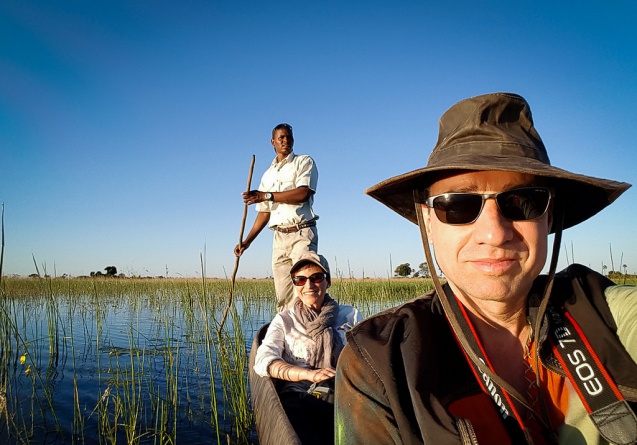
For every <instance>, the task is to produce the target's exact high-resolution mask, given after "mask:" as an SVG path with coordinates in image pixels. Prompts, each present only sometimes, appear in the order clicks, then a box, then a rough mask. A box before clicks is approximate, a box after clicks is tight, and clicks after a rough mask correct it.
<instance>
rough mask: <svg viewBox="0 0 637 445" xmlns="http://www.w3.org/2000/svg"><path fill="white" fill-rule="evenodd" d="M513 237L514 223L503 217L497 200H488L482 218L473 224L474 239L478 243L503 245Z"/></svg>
mask: <svg viewBox="0 0 637 445" xmlns="http://www.w3.org/2000/svg"><path fill="white" fill-rule="evenodd" d="M512 236H513V225H512V221H510V220H509V219H507V218H505V217H504V216H502V213H500V209H499V208H498V204H497V203H496V201H495V199H487V200H485V202H484V205H483V206H482V212H480V216H478V219H477V220H476V221H475V222H474V223H473V238H474V240H475V241H476V242H477V243H481V244H482V243H484V244H491V245H496V246H498V245H501V244H503V243H504V242H506V241H509V240H510V239H511V238H512Z"/></svg>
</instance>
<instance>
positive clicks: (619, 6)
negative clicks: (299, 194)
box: [0, 0, 637, 277]
mask: <svg viewBox="0 0 637 445" xmlns="http://www.w3.org/2000/svg"><path fill="white" fill-rule="evenodd" d="M636 18H637V3H635V2H634V1H632V0H617V1H612V2H606V3H603V4H602V3H599V2H588V1H583V2H577V3H575V2H547V1H536V2H529V1H521V2H509V1H502V2H468V1H447V2H429V1H392V2H390V1H356V2H353V1H352V2H347V1H323V2H303V1H301V2H299V1H296V2H292V1H290V2H284V1H282V2H263V1H244V0H238V1H212V2H201V1H188V2H186V1H184V2H165V1H155V2H150V1H109V2H103V1H90V2H79V1H68V2H44V1H29V2H24V1H17V0H9V1H5V0H2V7H1V8H0V85H1V86H0V201H2V202H4V205H5V238H6V241H5V244H6V246H5V258H4V273H5V274H14V273H15V274H21V275H28V274H30V273H33V272H34V271H35V266H34V261H33V258H35V261H36V263H37V264H38V267H39V268H40V271H42V269H46V270H47V272H48V273H50V274H52V275H53V274H56V275H58V276H59V275H62V274H64V273H67V274H70V275H74V276H75V275H87V274H89V273H90V272H91V271H97V270H102V271H103V269H104V267H106V266H110V265H114V266H116V267H117V268H118V270H119V271H120V272H123V273H126V274H141V275H165V274H166V273H168V275H169V276H175V277H179V276H183V277H190V276H193V277H194V276H200V270H201V263H200V255H203V256H205V267H206V275H207V276H210V277H224V276H230V274H231V273H232V269H233V266H234V261H235V259H234V255H233V253H232V249H233V247H234V245H235V244H236V243H237V242H238V237H239V231H240V226H241V219H242V215H243V202H242V201H241V196H240V195H241V192H242V191H243V190H244V189H245V187H246V182H247V177H248V170H249V166H250V159H251V156H252V155H253V154H254V155H255V156H256V164H255V173H254V178H253V186H254V187H256V186H257V185H258V181H259V178H260V176H261V174H262V173H263V171H264V170H265V169H266V167H267V166H268V165H269V163H270V162H271V160H272V158H273V156H274V152H273V150H272V146H271V145H270V143H269V139H270V131H271V129H272V127H274V126H275V125H276V124H278V123H280V122H288V123H290V124H291V125H292V126H293V127H294V130H295V138H296V143H295V151H296V152H297V153H300V154H302V153H307V154H310V155H312V156H313V157H314V159H315V160H316V162H317V164H318V167H319V174H320V176H319V185H318V192H317V195H316V198H315V206H314V207H315V211H316V213H318V214H319V215H320V221H319V234H320V235H319V236H320V241H319V250H320V252H321V253H323V254H324V255H325V256H326V257H327V258H328V259H329V260H330V262H331V264H332V268H333V269H337V270H338V271H340V272H341V273H342V274H343V275H345V276H350V275H353V276H356V277H361V276H367V277H386V276H388V275H390V274H391V272H392V270H393V268H395V267H396V266H397V265H398V264H400V263H405V262H408V263H410V264H411V265H412V266H415V265H417V264H419V263H421V262H422V261H424V257H423V253H422V248H421V245H420V241H419V235H418V231H417V228H416V227H415V226H414V225H412V224H411V223H409V222H407V221H406V220H403V219H402V218H401V217H399V216H398V215H396V214H394V213H393V212H391V211H390V210H389V209H387V208H385V207H384V206H382V205H381V204H379V203H377V202H375V201H374V200H373V199H371V198H369V197H367V196H366V195H365V194H364V193H363V192H364V190H365V189H366V188H367V187H369V186H371V185H374V184H376V183H377V182H379V181H381V180H384V179H386V178H389V177H391V176H394V175H397V174H401V173H404V172H407V171H410V170H413V169H416V168H419V167H422V166H424V165H425V163H426V159H427V157H428V155H429V152H430V151H431V149H432V147H433V145H434V144H435V142H436V139H437V124H438V119H439V117H440V115H441V114H442V113H443V112H444V111H445V110H446V109H447V108H448V107H449V106H451V105H452V104H453V103H455V102H457V101H458V100H461V99H464V98H466V97H470V96H474V95H478V94H483V93H488V92H493V91H510V92H515V93H519V94H521V95H523V96H524V97H525V98H526V99H527V100H528V101H529V103H530V105H531V109H532V111H533V114H534V118H535V123H536V127H537V128H538V131H539V132H540V134H541V136H542V138H543V139H544V142H545V145H546V146H547V148H548V151H549V155H550V157H551V161H552V163H553V164H554V165H557V166H559V167H562V168H566V169H569V170H572V171H576V172H579V173H584V174H589V175H593V176H599V177H606V178H612V179H616V180H621V181H626V182H629V183H633V184H635V183H637V171H636V170H637V169H636V167H637V154H636V153H637V150H636V149H635V135H636V133H635V122H637V106H636V105H635V104H636V103H637V27H635V25H634V23H635V19H636ZM636 193H637V192H636V191H635V189H634V188H631V189H630V190H629V191H628V192H626V193H625V194H624V195H623V196H622V197H621V198H620V199H619V200H618V201H617V202H616V203H615V204H614V205H613V206H611V207H610V208H608V209H606V210H605V211H604V212H602V213H601V214H599V215H597V216H596V217H594V218H592V219H591V220H589V221H587V222H585V223H583V224H582V225H580V226H578V227H575V228H573V229H569V230H567V231H566V232H565V233H564V239H563V246H562V248H561V260H560V266H565V265H566V256H565V252H566V250H568V255H569V260H571V261H572V259H573V258H572V256H574V259H575V261H577V262H580V263H583V264H586V265H589V266H591V267H593V268H595V269H597V270H601V267H602V263H604V264H607V265H608V267H609V269H610V262H611V257H610V250H611V249H612V252H613V260H614V263H615V268H616V269H619V268H620V261H621V262H622V263H623V264H626V265H627V266H628V271H629V272H632V273H637V236H636V235H635V221H636V220H637V211H636V210H635V207H636V206H635V202H636V200H635V196H636V195H635V194H636ZM254 216H255V211H254V209H253V208H250V211H249V214H248V223H247V227H246V233H247V230H248V229H249V227H250V226H251V224H252V222H253V220H254ZM271 241H272V235H271V233H270V232H268V231H265V232H263V233H262V234H261V236H260V237H259V238H258V239H257V240H256V241H255V242H254V243H253V245H252V247H251V248H250V249H249V250H248V251H247V252H246V253H245V254H244V255H243V257H242V258H241V263H240V267H239V276H245V277H264V276H268V275H270V274H271V266H270V249H271ZM571 253H573V254H574V255H571Z"/></svg>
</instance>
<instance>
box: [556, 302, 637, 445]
mask: <svg viewBox="0 0 637 445" xmlns="http://www.w3.org/2000/svg"><path fill="white" fill-rule="evenodd" d="M547 315H548V316H549V317H550V320H551V323H550V330H549V335H550V340H551V344H552V347H553V349H552V350H553V353H554V354H555V357H556V358H557V360H558V361H559V362H560V364H561V366H562V370H563V371H564V373H565V374H566V377H567V378H568V380H569V381H570V382H571V384H572V385H573V387H574V388H575V391H576V392H577V395H578V396H579V398H580V400H581V401H582V404H583V405H584V407H585V408H586V411H587V412H588V415H589V417H590V418H591V421H592V422H593V423H594V424H595V426H596V427H597V429H598V431H599V433H600V434H601V435H602V437H604V439H606V440H607V441H609V442H612V443H614V444H618V445H628V444H634V443H637V416H635V413H634V412H633V410H632V409H631V408H630V406H629V405H628V403H627V402H626V400H625V399H624V397H623V396H622V394H621V392H620V391H619V388H617V385H616V384H615V382H614V381H613V379H612V378H611V377H610V375H609V374H608V372H607V371H606V369H605V368H604V365H603V364H602V363H601V361H600V360H599V357H598V356H597V354H596V353H595V351H594V350H593V348H592V347H591V345H590V343H589V342H588V340H587V339H586V335H584V332H583V331H582V330H581V328H580V327H579V325H578V324H577V322H576V321H575V320H574V319H573V317H572V316H571V315H570V314H569V313H568V312H566V311H565V310H564V308H561V310H560V311H558V310H557V309H556V308H555V307H554V306H553V305H552V304H550V303H549V305H548V306H547Z"/></svg>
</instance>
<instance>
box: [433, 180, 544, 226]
mask: <svg viewBox="0 0 637 445" xmlns="http://www.w3.org/2000/svg"><path fill="white" fill-rule="evenodd" d="M552 197H553V190H551V189H550V188H548V187H524V188H518V189H513V190H507V191H505V192H500V193H443V194H442V195H436V196H431V197H430V198H427V200H426V201H425V205H426V206H427V207H429V208H432V209H434V211H435V212H436V216H437V217H438V219H439V220H440V221H441V222H443V223H445V224H454V225H459V224H471V223H473V222H475V220H477V219H478V217H479V216H480V213H481V212H482V208H483V207H484V201H485V200H487V199H495V202H496V203H497V204H498V209H500V213H501V214H502V216H504V217H505V218H507V219H509V220H511V221H529V220H533V219H537V218H539V217H541V216H542V215H544V214H545V213H546V211H547V210H548V208H549V203H550V202H551V198H552Z"/></svg>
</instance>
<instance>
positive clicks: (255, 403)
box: [248, 323, 301, 445]
mask: <svg viewBox="0 0 637 445" xmlns="http://www.w3.org/2000/svg"><path fill="white" fill-rule="evenodd" d="M268 326H269V323H267V324H265V325H264V326H262V327H261V329H259V331H258V332H257V335H255V336H254V340H253V341H252V349H251V350H250V358H249V360H248V368H249V376H250V391H251V394H252V411H253V412H254V420H255V424H256V427H257V434H258V435H259V443H260V445H301V441H300V440H299V436H298V435H297V434H296V432H295V431H294V427H293V426H292V424H291V423H290V421H289V420H288V416H287V415H286V414H285V411H284V410H283V405H281V400H280V399H279V394H278V393H277V390H276V383H277V379H272V378H270V377H261V376H259V375H257V373H256V372H254V360H255V358H256V355H257V348H258V347H259V345H260V344H261V342H262V341H263V338H264V337H265V333H266V331H267V330H268Z"/></svg>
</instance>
